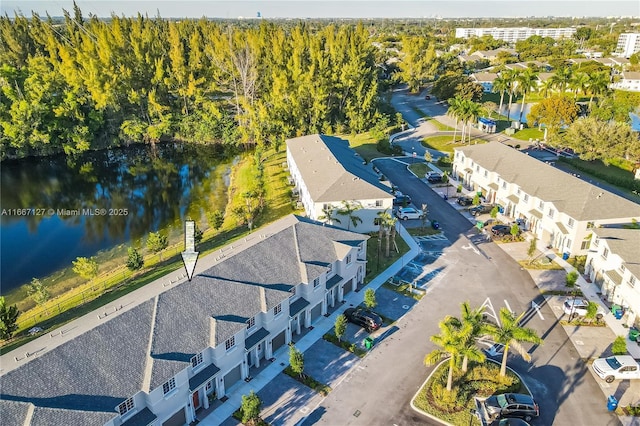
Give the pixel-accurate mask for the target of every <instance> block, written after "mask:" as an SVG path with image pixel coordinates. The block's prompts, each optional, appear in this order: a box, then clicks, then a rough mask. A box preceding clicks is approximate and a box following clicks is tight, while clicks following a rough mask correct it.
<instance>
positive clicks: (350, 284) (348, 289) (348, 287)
mask: <svg viewBox="0 0 640 426" xmlns="http://www.w3.org/2000/svg"><path fill="white" fill-rule="evenodd" d="M352 288H353V278H352V279H350V280H349V281H347V282H346V283H344V285H343V287H342V294H343V296H346V295H347V293H349V292H351V289H352Z"/></svg>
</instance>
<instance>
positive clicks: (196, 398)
mask: <svg viewBox="0 0 640 426" xmlns="http://www.w3.org/2000/svg"><path fill="white" fill-rule="evenodd" d="M198 408H200V391H195V392H194V393H193V409H194V410H197V409H198Z"/></svg>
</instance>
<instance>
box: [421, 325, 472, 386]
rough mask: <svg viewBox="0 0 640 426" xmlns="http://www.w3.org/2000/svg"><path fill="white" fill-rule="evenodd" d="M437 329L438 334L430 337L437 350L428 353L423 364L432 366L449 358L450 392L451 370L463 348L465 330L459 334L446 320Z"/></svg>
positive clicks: (451, 382)
mask: <svg viewBox="0 0 640 426" xmlns="http://www.w3.org/2000/svg"><path fill="white" fill-rule="evenodd" d="M438 327H440V334H436V335H434V336H431V341H432V342H433V343H435V344H436V345H438V346H439V348H438V349H434V350H433V351H431V352H429V353H428V354H427V355H426V356H425V357H424V363H425V364H426V365H434V364H436V363H437V362H439V361H440V360H441V359H443V358H447V357H449V376H448V377H447V390H448V391H451V388H452V386H453V370H454V369H455V368H456V363H457V361H458V358H459V357H460V352H461V349H462V347H463V344H462V342H463V341H464V340H465V336H464V335H465V334H466V333H467V330H466V329H465V330H462V332H461V331H460V330H459V329H458V328H456V327H455V326H454V325H452V324H451V322H448V321H446V320H443V321H440V323H439V324H438ZM467 327H468V326H467Z"/></svg>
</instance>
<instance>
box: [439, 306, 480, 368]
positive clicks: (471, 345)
mask: <svg viewBox="0 0 640 426" xmlns="http://www.w3.org/2000/svg"><path fill="white" fill-rule="evenodd" d="M460 311H461V314H462V315H461V319H458V318H455V317H447V318H445V321H449V322H450V323H451V324H452V325H453V326H454V327H455V328H457V329H458V330H459V331H460V332H463V331H465V332H467V333H468V334H467V340H466V341H464V344H463V346H462V348H461V351H460V354H461V355H462V357H463V358H462V371H463V372H466V371H467V366H468V362H469V360H471V361H476V362H484V360H485V358H486V357H485V355H484V353H483V352H482V351H481V350H480V349H479V348H478V347H477V346H476V339H477V338H478V337H480V336H481V335H482V334H484V331H485V329H486V324H487V323H486V321H485V319H484V316H483V313H484V307H481V308H477V309H471V306H470V305H469V302H463V303H462V304H461V305H460Z"/></svg>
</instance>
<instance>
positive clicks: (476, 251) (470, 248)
mask: <svg viewBox="0 0 640 426" xmlns="http://www.w3.org/2000/svg"><path fill="white" fill-rule="evenodd" d="M462 249H463V250H473V252H474V253H475V254H478V255H479V254H480V251H479V250H478V249H477V248H475V247H474V246H473V244H471V243H469V245H468V246H462Z"/></svg>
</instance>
